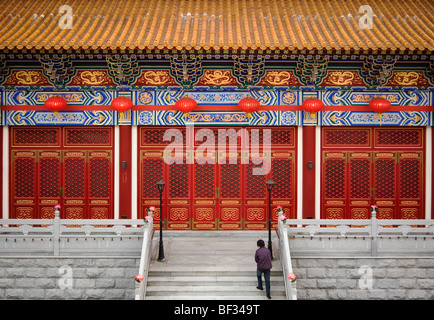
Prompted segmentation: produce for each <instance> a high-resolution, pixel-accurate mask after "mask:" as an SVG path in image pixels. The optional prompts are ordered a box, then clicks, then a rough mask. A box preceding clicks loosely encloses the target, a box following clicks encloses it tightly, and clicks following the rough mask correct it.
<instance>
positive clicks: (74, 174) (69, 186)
mask: <svg viewBox="0 0 434 320" xmlns="http://www.w3.org/2000/svg"><path fill="white" fill-rule="evenodd" d="M86 167H87V166H86V152H85V151H63V170H62V172H63V179H62V181H63V184H64V187H63V188H64V189H63V210H62V211H61V213H60V216H61V217H62V218H63V219H84V218H87V214H86V193H87V190H86V181H87V180H86V179H87V177H86Z"/></svg>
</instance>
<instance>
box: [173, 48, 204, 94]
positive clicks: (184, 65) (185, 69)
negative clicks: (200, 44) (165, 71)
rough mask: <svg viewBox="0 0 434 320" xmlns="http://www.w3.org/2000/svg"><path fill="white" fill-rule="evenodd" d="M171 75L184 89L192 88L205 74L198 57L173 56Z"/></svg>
mask: <svg viewBox="0 0 434 320" xmlns="http://www.w3.org/2000/svg"><path fill="white" fill-rule="evenodd" d="M170 74H171V75H172V76H173V77H174V78H175V80H176V82H177V83H178V84H179V85H181V86H182V87H183V88H191V87H193V85H194V84H196V82H197V81H198V80H199V78H200V77H201V76H202V74H203V71H202V62H201V59H200V58H199V57H197V56H194V57H190V56H188V57H187V56H186V55H182V56H180V57H179V56H171V57H170Z"/></svg>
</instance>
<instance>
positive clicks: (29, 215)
mask: <svg viewBox="0 0 434 320" xmlns="http://www.w3.org/2000/svg"><path fill="white" fill-rule="evenodd" d="M36 157H37V154H36V152H34V151H15V152H12V157H11V165H12V175H11V177H12V180H11V202H12V208H11V217H12V218H16V219H34V218H37V217H38V208H37V179H36V178H37V163H36Z"/></svg>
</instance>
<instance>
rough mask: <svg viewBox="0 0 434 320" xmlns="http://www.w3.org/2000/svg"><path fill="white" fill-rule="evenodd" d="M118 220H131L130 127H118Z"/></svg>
mask: <svg viewBox="0 0 434 320" xmlns="http://www.w3.org/2000/svg"><path fill="white" fill-rule="evenodd" d="M119 218H120V219H131V126H119Z"/></svg>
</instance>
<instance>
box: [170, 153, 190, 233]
mask: <svg viewBox="0 0 434 320" xmlns="http://www.w3.org/2000/svg"><path fill="white" fill-rule="evenodd" d="M180 160H181V161H179V163H177V162H175V163H173V164H170V165H166V177H167V178H166V180H165V181H167V185H166V188H167V193H166V195H167V197H168V200H167V211H166V214H167V215H168V216H167V217H166V220H167V228H168V229H178V230H180V229H190V228H191V209H190V208H191V191H192V190H191V184H192V172H191V171H192V166H191V165H189V164H187V163H186V160H185V155H184V156H183V159H180Z"/></svg>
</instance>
